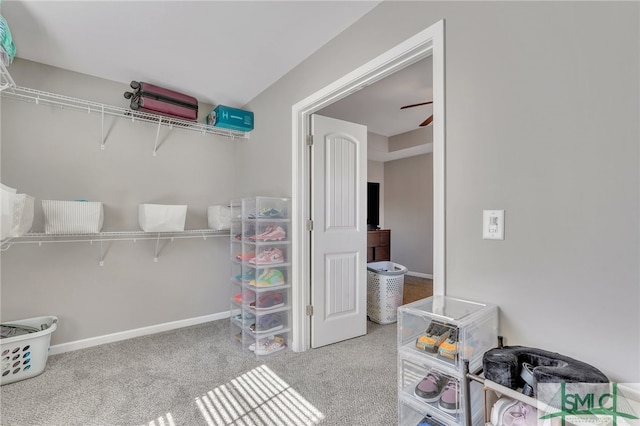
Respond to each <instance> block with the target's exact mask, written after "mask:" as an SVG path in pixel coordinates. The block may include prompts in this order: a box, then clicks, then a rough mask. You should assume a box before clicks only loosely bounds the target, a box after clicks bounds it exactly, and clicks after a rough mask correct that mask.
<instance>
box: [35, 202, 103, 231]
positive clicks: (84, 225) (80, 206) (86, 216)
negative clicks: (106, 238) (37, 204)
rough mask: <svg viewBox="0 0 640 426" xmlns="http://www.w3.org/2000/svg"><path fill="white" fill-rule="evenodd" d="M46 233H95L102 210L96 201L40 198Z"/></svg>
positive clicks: (101, 218) (100, 204) (98, 227)
mask: <svg viewBox="0 0 640 426" xmlns="http://www.w3.org/2000/svg"><path fill="white" fill-rule="evenodd" d="M42 210H43V211H44V232H45V233H46V234H97V233H99V232H100V231H102V224H103V222H104V210H103V208H102V203H101V202H98V201H56V200H42Z"/></svg>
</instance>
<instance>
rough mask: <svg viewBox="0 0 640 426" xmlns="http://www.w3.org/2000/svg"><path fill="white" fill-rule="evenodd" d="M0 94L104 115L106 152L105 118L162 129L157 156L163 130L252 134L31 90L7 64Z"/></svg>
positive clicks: (235, 135) (0, 66) (241, 136)
mask: <svg viewBox="0 0 640 426" xmlns="http://www.w3.org/2000/svg"><path fill="white" fill-rule="evenodd" d="M0 94H1V95H2V97H3V98H7V99H15V100H20V101H24V102H28V103H35V104H38V105H39V104H43V105H51V106H58V107H60V108H63V109H70V110H74V111H80V112H86V113H89V114H90V113H98V114H101V115H102V140H101V142H100V148H101V149H105V144H106V140H105V137H104V134H105V132H104V117H105V116H114V117H118V118H124V119H127V120H131V121H133V122H136V121H138V122H143V123H151V124H156V125H157V126H158V129H157V131H156V144H155V147H154V150H153V155H156V152H157V150H158V137H159V133H160V128H162V127H166V128H169V130H172V129H173V128H178V129H184V130H191V131H194V132H199V133H202V134H212V135H219V136H225V137H228V138H231V139H249V133H248V132H240V131H235V130H229V129H223V128H220V127H215V126H210V125H208V124H204V123H198V122H194V121H188V120H180V119H178V118H173V117H166V116H162V115H158V114H152V113H148V112H142V111H134V110H131V109H128V108H121V107H117V106H113V105H106V104H102V103H99V102H93V101H87V100H84V99H78V98H72V97H70V96H64V95H58V94H55V93H50V92H44V91H42V90H36V89H29V88H27V87H20V86H17V85H16V84H15V82H14V81H13V78H12V77H11V75H10V74H9V72H8V71H7V69H6V67H5V66H4V65H3V64H0Z"/></svg>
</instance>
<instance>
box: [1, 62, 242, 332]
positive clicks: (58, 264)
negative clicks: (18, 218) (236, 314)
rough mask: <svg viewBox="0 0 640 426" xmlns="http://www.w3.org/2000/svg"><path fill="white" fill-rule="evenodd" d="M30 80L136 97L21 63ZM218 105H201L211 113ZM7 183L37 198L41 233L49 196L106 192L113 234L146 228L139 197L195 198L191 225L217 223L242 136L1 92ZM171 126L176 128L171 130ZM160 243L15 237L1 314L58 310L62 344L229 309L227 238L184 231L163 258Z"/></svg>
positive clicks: (110, 97) (109, 98)
mask: <svg viewBox="0 0 640 426" xmlns="http://www.w3.org/2000/svg"><path fill="white" fill-rule="evenodd" d="M10 71H11V73H12V76H13V78H14V79H15V81H16V83H17V84H18V85H20V86H26V87H31V88H35V89H40V90H45V91H49V92H54V93H59V94H64V95H68V96H72V97H78V98H84V99H89V100H93V101H97V102H103V103H106V104H111V105H121V106H126V105H127V101H126V100H125V99H124V98H123V96H122V94H123V92H124V91H125V90H127V88H128V84H121V83H114V82H111V81H106V80H101V79H97V78H93V77H89V76H86V75H82V74H77V73H72V72H69V71H64V70H60V69H57V68H52V67H49V66H45V65H41V64H37V63H33V62H29V61H22V60H16V61H15V62H14V64H13V65H12V66H11V69H10ZM209 108H210V107H209V106H207V105H200V109H201V113H202V114H206V113H207V112H208V110H209ZM1 125H2V130H1V135H0V136H1V142H2V147H1V148H2V151H1V154H2V161H1V164H2V176H1V180H2V182H3V183H4V184H7V185H9V186H11V187H14V188H17V189H18V191H19V192H26V193H28V194H30V195H32V196H34V197H35V198H36V219H35V224H34V227H33V231H34V232H35V231H39V232H42V231H43V215H42V209H41V207H40V201H41V200H42V199H54V200H74V199H89V200H95V201H102V202H103V203H104V206H105V221H104V230H105V231H128V230H138V229H139V228H138V221H137V217H138V216H137V206H138V204H139V203H141V202H151V203H160V204H187V205H188V206H189V209H188V215H187V222H186V228H187V229H203V228H206V227H207V220H206V207H207V206H208V205H212V204H226V203H228V201H229V200H230V199H231V198H233V197H234V196H235V195H236V189H235V188H234V185H233V182H234V179H233V174H234V169H235V159H236V148H237V145H238V144H240V143H242V142H237V141H235V142H234V141H231V140H228V139H226V138H224V137H218V136H212V135H201V134H199V133H198V132H190V131H185V130H172V131H171V132H170V133H169V131H168V130H163V131H162V132H161V137H160V140H161V141H162V145H161V146H160V148H159V150H158V153H157V156H156V157H154V156H152V151H153V147H154V141H155V135H156V126H154V125H151V124H144V123H131V122H130V121H129V120H123V119H115V118H107V119H106V125H105V129H106V133H108V137H107V140H106V149H105V150H104V151H101V150H100V134H101V133H100V128H101V118H100V115H97V114H91V115H89V114H87V113H85V112H76V111H69V110H62V109H59V108H54V107H49V106H44V105H35V104H28V103H25V102H20V101H14V100H9V99H5V98H3V99H2V122H1ZM167 134H168V136H167ZM154 252H155V242H154V241H138V242H136V243H134V242H129V241H127V242H113V243H111V244H110V245H109V247H108V252H107V254H106V257H105V263H104V266H102V267H100V266H98V259H99V257H100V245H99V244H97V243H94V244H93V245H90V244H89V243H88V242H86V243H57V244H45V245H43V246H42V247H39V246H38V245H37V244H23V245H15V246H13V247H11V248H10V249H9V250H7V251H3V252H2V257H1V260H2V276H1V278H2V287H1V291H2V304H1V312H2V320H15V319H21V318H30V317H34V316H41V315H56V316H58V317H59V319H60V326H59V328H58V330H57V331H56V332H55V333H54V334H53V337H52V343H53V344H58V343H64V342H69V341H75V340H79V339H84V338H89V337H95V336H101V335H105V334H109V333H115V332H120V331H125V330H131V329H135V328H139V327H145V326H150V325H155V324H161V323H166V322H171V321H177V320H183V319H190V318H195V317H199V316H205V315H210V314H215V313H220V312H224V311H228V310H229V297H228V291H229V290H228V289H229V274H230V271H229V262H228V258H229V241H228V237H227V238H224V237H218V238H207V240H206V241H205V240H203V239H188V240H175V241H174V242H172V243H168V244H167V245H166V246H164V248H163V249H162V251H161V253H160V256H159V261H158V262H157V263H154V262H153V257H154Z"/></svg>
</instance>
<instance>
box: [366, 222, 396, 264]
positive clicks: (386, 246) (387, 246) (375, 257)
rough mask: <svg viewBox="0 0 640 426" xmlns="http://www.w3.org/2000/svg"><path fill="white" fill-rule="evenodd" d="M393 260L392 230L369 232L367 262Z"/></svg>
mask: <svg viewBox="0 0 640 426" xmlns="http://www.w3.org/2000/svg"><path fill="white" fill-rule="evenodd" d="M383 260H391V230H390V229H380V230H377V231H367V262H380V261H383Z"/></svg>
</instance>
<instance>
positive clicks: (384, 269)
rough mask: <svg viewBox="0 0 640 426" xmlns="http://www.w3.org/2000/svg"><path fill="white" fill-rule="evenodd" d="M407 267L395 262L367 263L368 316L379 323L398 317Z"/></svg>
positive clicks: (386, 322) (385, 322) (395, 319)
mask: <svg viewBox="0 0 640 426" xmlns="http://www.w3.org/2000/svg"><path fill="white" fill-rule="evenodd" d="M407 271H408V270H407V268H406V267H404V266H402V265H400V264H398V263H394V262H371V263H367V316H368V317H369V319H370V320H371V321H373V322H377V323H378V324H391V323H394V322H396V321H397V319H398V306H400V305H402V289H403V287H404V274H406V273H407Z"/></svg>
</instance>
